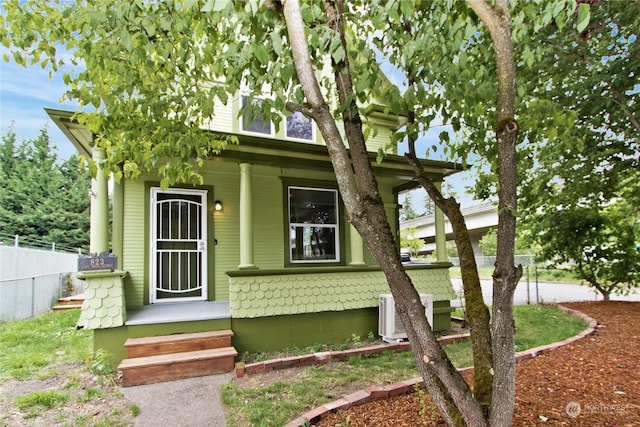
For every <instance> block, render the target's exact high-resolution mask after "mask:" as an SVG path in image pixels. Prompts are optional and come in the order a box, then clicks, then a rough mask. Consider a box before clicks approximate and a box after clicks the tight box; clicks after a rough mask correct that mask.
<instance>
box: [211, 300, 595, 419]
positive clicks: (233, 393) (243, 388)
mask: <svg viewBox="0 0 640 427" xmlns="http://www.w3.org/2000/svg"><path fill="white" fill-rule="evenodd" d="M514 315H515V318H516V329H517V331H516V337H515V341H516V351H522V350H524V349H526V348H532V347H536V346H539V345H543V344H549V343H552V342H556V341H560V340H563V339H565V338H568V337H570V336H573V335H576V334H577V333H579V332H580V331H582V330H583V329H584V328H585V327H586V323H585V322H584V321H583V320H581V319H579V318H576V317H573V316H571V315H569V314H567V313H564V312H562V311H560V310H558V309H557V308H554V307H549V306H517V307H515V308H514ZM445 350H446V352H447V354H448V355H449V357H450V358H451V360H452V362H453V364H454V365H455V366H456V367H458V368H462V367H465V366H471V365H472V352H471V345H470V343H469V342H458V343H453V344H449V345H447V346H445ZM265 358H266V357H265ZM292 372H293V371H292ZM418 375H419V373H418V371H417V369H416V366H415V362H414V359H413V354H412V353H411V352H404V353H391V352H383V353H382V354H381V355H380V356H378V357H370V358H363V357H353V358H351V359H349V360H348V361H346V362H337V363H329V364H326V365H321V366H311V367H308V368H305V369H303V370H297V371H295V373H285V372H284V371H283V372H282V374H281V377H280V378H279V379H277V380H275V381H273V382H269V381H267V380H263V379H262V377H261V376H260V375H257V376H255V377H247V378H245V379H244V380H243V384H242V385H240V383H239V382H230V383H227V384H225V385H224V386H223V389H222V402H223V403H224V405H226V406H227V410H228V414H229V415H228V419H227V424H228V425H229V426H244V425H253V426H278V425H284V424H286V423H288V422H289V421H291V420H292V419H294V418H295V417H296V416H298V415H299V414H301V413H303V412H305V411H307V410H309V409H312V408H314V407H317V406H320V405H322V404H324V403H327V402H331V401H333V400H336V399H338V398H339V397H341V396H342V395H343V394H344V391H345V390H353V389H360V388H364V387H366V386H369V385H374V384H378V385H380V384H391V383H394V382H397V381H399V380H403V379H408V378H412V377H415V376H418Z"/></svg>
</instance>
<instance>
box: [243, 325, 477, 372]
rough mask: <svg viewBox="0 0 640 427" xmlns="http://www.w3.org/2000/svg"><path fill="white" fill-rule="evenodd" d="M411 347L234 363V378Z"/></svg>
mask: <svg viewBox="0 0 640 427" xmlns="http://www.w3.org/2000/svg"><path fill="white" fill-rule="evenodd" d="M467 338H469V334H459V335H447V336H445V337H442V338H439V339H438V342H439V343H441V344H449V343H452V342H455V341H460V340H463V339H467ZM410 349H411V346H410V345H409V343H408V342H399V343H389V344H380V345H375V346H371V347H362V348H354V349H350V350H343V351H323V352H319V353H311V354H304V355H302V356H291V357H283V358H281V359H271V360H265V361H264V362H256V363H249V364H246V365H245V364H244V363H236V367H235V372H236V378H242V377H244V376H245V375H256V374H264V373H267V372H271V371H275V370H278V369H286V368H294V367H301V366H311V365H322V364H324V363H327V362H330V361H343V360H347V359H349V358H350V357H354V356H363V357H368V356H372V355H374V354H378V353H380V352H382V351H385V350H387V351H393V352H396V353H398V352H402V351H408V350H410Z"/></svg>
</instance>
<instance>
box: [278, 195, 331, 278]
mask: <svg viewBox="0 0 640 427" xmlns="http://www.w3.org/2000/svg"><path fill="white" fill-rule="evenodd" d="M296 189H297V190H311V191H331V192H333V197H334V204H335V209H336V223H335V224H315V223H298V222H294V223H292V222H291V198H290V197H289V195H290V191H291V190H296ZM287 196H288V201H287V218H288V220H287V223H288V225H287V240H288V242H289V245H288V255H287V256H288V257H289V263H290V264H292V265H293V264H336V263H340V262H341V261H342V255H341V250H340V249H341V248H340V212H339V205H338V202H339V200H338V190H337V189H335V188H322V187H304V186H296V185H289V186H287ZM292 227H323V228H333V229H335V245H336V246H335V255H336V257H335V258H334V259H301V260H294V259H292V257H291V251H292V249H293V248H292V247H291V228H292Z"/></svg>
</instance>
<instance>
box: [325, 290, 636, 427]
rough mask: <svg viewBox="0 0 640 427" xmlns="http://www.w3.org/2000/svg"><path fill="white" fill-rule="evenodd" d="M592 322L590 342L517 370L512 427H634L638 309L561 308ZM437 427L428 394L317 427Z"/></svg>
mask: <svg viewBox="0 0 640 427" xmlns="http://www.w3.org/2000/svg"><path fill="white" fill-rule="evenodd" d="M562 305H564V306H565V307H568V308H571V309H574V310H578V311H581V312H583V313H585V314H587V315H588V316H590V317H593V318H594V319H596V320H597V321H598V328H597V330H596V331H595V333H594V334H592V335H590V336H588V337H586V338H584V339H582V340H579V341H576V342H574V343H572V344H569V345H567V346H564V347H560V348H558V349H556V350H554V351H551V352H548V353H543V354H541V355H539V356H537V357H535V358H533V359H526V360H523V361H521V362H519V363H518V365H517V373H516V408H515V415H514V419H513V425H514V426H585V427H586V426H589V427H592V426H603V427H623V426H624V427H627V426H628V427H631V426H640V303H634V302H619V301H611V302H581V303H564V304H562ZM338 424H341V425H343V426H345V425H348V426H350V427H365V426H379V427H385V426H396V427H397V426H439V425H442V424H443V421H442V418H441V417H440V415H439V413H438V412H437V410H436V409H435V407H434V406H433V403H432V402H431V401H430V399H429V396H428V393H426V392H423V393H420V392H416V393H409V394H405V395H400V396H395V397H392V398H389V399H379V400H375V401H372V402H369V403H366V404H364V405H360V406H356V407H352V408H350V409H348V410H345V411H340V412H339V413H336V414H331V415H328V416H327V417H325V418H323V419H322V420H321V421H320V422H318V423H316V424H315V425H316V426H320V427H327V426H335V425H338Z"/></svg>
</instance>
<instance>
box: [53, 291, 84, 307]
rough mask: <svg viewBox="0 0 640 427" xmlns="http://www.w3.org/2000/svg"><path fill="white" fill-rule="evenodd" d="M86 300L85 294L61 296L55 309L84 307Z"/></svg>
mask: <svg viewBox="0 0 640 427" xmlns="http://www.w3.org/2000/svg"><path fill="white" fill-rule="evenodd" d="M83 302H84V294H78V295H72V296H70V297H65V298H59V299H58V303H57V304H56V305H55V306H53V309H54V310H71V309H74V308H82V303H83Z"/></svg>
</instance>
